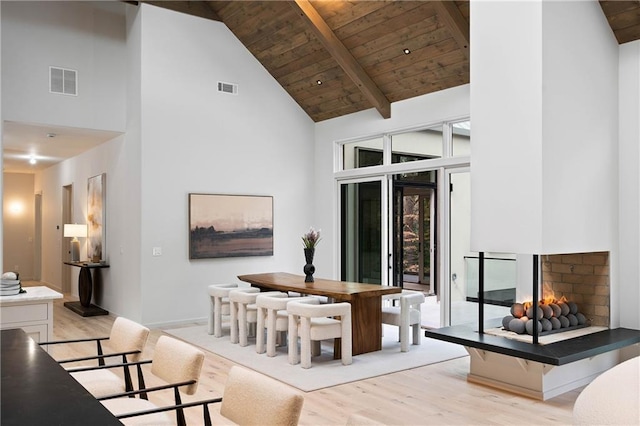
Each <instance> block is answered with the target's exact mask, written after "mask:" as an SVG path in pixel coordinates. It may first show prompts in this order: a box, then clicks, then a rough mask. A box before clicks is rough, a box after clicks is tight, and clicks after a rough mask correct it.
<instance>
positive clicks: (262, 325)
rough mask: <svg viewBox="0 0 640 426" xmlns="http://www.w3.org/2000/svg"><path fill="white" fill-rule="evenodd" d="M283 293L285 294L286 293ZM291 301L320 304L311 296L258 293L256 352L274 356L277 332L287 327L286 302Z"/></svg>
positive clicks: (284, 330) (281, 332) (285, 330)
mask: <svg viewBox="0 0 640 426" xmlns="http://www.w3.org/2000/svg"><path fill="white" fill-rule="evenodd" d="M284 294H285V295H286V294H287V293H284ZM292 301H298V302H300V301H307V302H308V303H315V304H320V300H319V299H318V298H316V297H312V296H308V297H305V296H297V297H282V296H280V295H273V296H272V295H267V294H259V295H258V297H257V298H256V307H257V317H258V318H257V327H256V352H257V353H259V354H261V353H264V352H265V351H266V353H267V356H269V357H273V356H276V342H277V336H278V333H280V334H283V333H286V332H287V330H288V329H289V315H288V313H287V304H289V303H290V302H292ZM265 337H266V339H265ZM265 341H266V345H265ZM281 341H284V342H286V340H285V338H283V339H281ZM265 346H266V348H265Z"/></svg>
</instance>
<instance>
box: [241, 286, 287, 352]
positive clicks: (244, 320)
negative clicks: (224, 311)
mask: <svg viewBox="0 0 640 426" xmlns="http://www.w3.org/2000/svg"><path fill="white" fill-rule="evenodd" d="M255 290H258V289H255ZM260 294H264V295H271V296H276V297H277V295H281V296H280V297H287V294H286V293H282V292H279V291H265V292H263V293H260V291H259V290H258V291H254V288H253V287H251V288H249V289H237V290H232V291H230V292H229V310H230V314H231V325H230V327H231V332H230V341H231V343H239V344H240V346H247V345H248V344H249V340H248V337H249V334H250V333H249V328H250V327H254V326H256V324H257V322H258V316H257V307H256V298H257V297H258V295H260ZM253 334H254V333H251V335H253Z"/></svg>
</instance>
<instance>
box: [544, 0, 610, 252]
mask: <svg viewBox="0 0 640 426" xmlns="http://www.w3.org/2000/svg"><path fill="white" fill-rule="evenodd" d="M542 19H543V36H544V38H543V57H542V75H543V81H542V97H543V109H542V111H543V117H542V125H543V129H542V158H543V159H542V187H543V192H542V199H541V204H540V206H541V207H542V211H541V213H542V222H543V225H542V240H543V241H542V249H543V250H542V251H541V253H542V252H545V253H570V252H591V251H605V250H606V251H609V250H611V249H612V248H613V247H614V245H615V241H616V239H615V238H614V237H615V234H616V231H615V230H616V228H617V219H616V217H617V211H618V209H617V206H618V196H617V195H618V193H617V190H616V189H617V185H618V180H617V170H618V148H617V146H618V144H617V140H618V109H617V108H618V91H617V89H618V42H617V41H616V39H615V37H614V35H613V32H612V31H611V28H610V26H609V24H608V22H607V19H606V17H605V16H604V14H603V13H602V8H601V7H600V4H599V3H598V2H597V1H579V2H576V1H544V2H543V18H542ZM567 23H571V26H569V27H567ZM586 70H588V72H587V71H586Z"/></svg>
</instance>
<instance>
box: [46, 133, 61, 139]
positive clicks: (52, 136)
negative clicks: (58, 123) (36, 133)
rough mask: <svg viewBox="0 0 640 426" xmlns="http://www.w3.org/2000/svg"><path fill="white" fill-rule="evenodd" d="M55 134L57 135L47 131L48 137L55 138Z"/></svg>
mask: <svg viewBox="0 0 640 426" xmlns="http://www.w3.org/2000/svg"><path fill="white" fill-rule="evenodd" d="M56 136H58V135H56V134H55V133H47V137H48V138H55V137H56Z"/></svg>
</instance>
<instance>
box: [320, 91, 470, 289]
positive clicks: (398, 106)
mask: <svg viewBox="0 0 640 426" xmlns="http://www.w3.org/2000/svg"><path fill="white" fill-rule="evenodd" d="M468 115H469V85H463V86H458V87H454V88H452V89H448V90H443V91H440V92H436V93H431V94H428V95H423V96H419V97H416V98H411V99H407V100H405V101H401V102H395V103H393V104H391V118H388V119H386V120H385V119H383V118H382V117H380V114H378V113H377V112H376V111H375V110H374V109H370V110H366V111H361V112H358V113H354V114H349V115H346V116H343V117H339V118H334V119H331V120H326V121H322V122H320V123H316V126H315V140H316V143H315V152H314V156H315V176H314V180H315V189H314V190H313V197H314V198H313V199H314V203H315V212H314V216H313V221H312V223H311V224H313V225H314V226H315V227H316V229H318V228H320V229H322V231H323V237H322V238H323V240H322V243H321V244H320V246H319V247H318V249H316V253H315V258H314V261H313V263H314V265H315V266H316V275H318V276H320V277H324V278H339V273H340V269H339V264H338V259H337V257H336V255H335V254H336V253H337V252H338V246H339V243H340V239H339V236H338V235H337V232H338V227H339V222H338V216H337V192H336V181H335V178H334V176H333V173H334V145H335V142H336V141H340V140H347V139H356V138H366V137H367V136H374V135H380V134H383V133H388V132H394V131H399V130H403V129H409V128H412V127H416V126H423V125H429V124H435V123H439V122H442V121H448V120H454V119H460V118H464V117H468Z"/></svg>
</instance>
